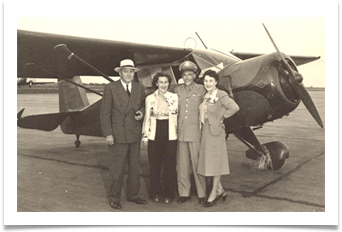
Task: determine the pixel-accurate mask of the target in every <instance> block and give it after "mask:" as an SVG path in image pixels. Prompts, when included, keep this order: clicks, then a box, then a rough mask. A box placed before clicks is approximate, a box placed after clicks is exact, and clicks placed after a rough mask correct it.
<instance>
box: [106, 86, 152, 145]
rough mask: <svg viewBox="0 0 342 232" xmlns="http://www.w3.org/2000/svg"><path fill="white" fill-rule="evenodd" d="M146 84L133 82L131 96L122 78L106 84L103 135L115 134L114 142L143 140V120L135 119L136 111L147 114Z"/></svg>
mask: <svg viewBox="0 0 342 232" xmlns="http://www.w3.org/2000/svg"><path fill="white" fill-rule="evenodd" d="M145 97H146V94H145V89H144V86H143V85H141V84H139V83H137V82H132V91H131V97H128V94H127V93H126V90H125V89H124V87H123V86H122V84H121V82H120V80H119V81H116V82H112V83H109V84H108V85H106V86H105V89H104V93H103V98H102V103H101V110H100V121H101V128H102V133H103V136H104V137H106V136H108V135H113V136H114V142H118V143H133V142H137V141H140V140H141V127H142V121H143V120H140V121H137V120H135V119H134V117H135V113H136V112H137V111H139V110H140V111H141V112H142V113H143V114H145Z"/></svg>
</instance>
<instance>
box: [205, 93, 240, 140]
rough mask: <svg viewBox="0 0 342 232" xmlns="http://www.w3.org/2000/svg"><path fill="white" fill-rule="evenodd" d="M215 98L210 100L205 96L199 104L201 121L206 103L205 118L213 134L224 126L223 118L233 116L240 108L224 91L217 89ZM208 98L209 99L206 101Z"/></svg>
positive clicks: (219, 131)
mask: <svg viewBox="0 0 342 232" xmlns="http://www.w3.org/2000/svg"><path fill="white" fill-rule="evenodd" d="M216 97H217V98H216V99H215V100H214V101H212V102H211V101H210V100H209V99H208V98H207V96H205V99H204V101H203V103H202V104H201V106H200V111H201V112H200V114H201V117H202V119H201V121H203V118H204V112H203V111H204V105H205V104H206V105H207V107H206V108H207V110H206V113H207V118H208V122H209V128H210V132H211V133H212V134H213V135H219V134H220V133H221V129H222V128H224V124H223V119H224V118H229V117H231V116H233V115H234V114H235V113H236V112H238V111H239V110H240V108H239V106H238V105H237V104H236V103H235V101H234V100H233V99H231V98H230V97H229V96H228V94H227V93H226V92H225V91H222V90H217V94H216ZM208 100H209V101H208Z"/></svg>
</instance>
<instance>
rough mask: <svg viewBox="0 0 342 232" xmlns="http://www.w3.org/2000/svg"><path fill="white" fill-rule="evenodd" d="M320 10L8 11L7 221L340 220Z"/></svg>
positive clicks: (256, 222)
mask: <svg viewBox="0 0 342 232" xmlns="http://www.w3.org/2000/svg"><path fill="white" fill-rule="evenodd" d="M321 4H322V3H316V5H315V4H314V5H315V6H313V7H312V9H311V12H309V13H308V12H306V14H304V15H302V16H299V14H298V12H299V11H300V10H299V9H300V8H301V7H303V6H304V4H303V5H302V4H299V5H298V9H296V10H293V12H292V13H293V14H290V13H288V14H287V15H286V14H284V12H283V13H282V14H280V15H278V16H277V15H274V14H271V15H270V16H268V15H263V14H259V15H255V14H246V13H244V14H243V17H240V16H238V15H237V14H236V13H232V14H227V15H222V14H217V15H215V16H213V15H211V14H209V15H206V12H207V10H208V11H209V9H202V12H203V13H202V14H196V15H192V14H191V15H190V16H189V17H186V16H184V15H182V14H181V15H179V16H177V17H172V16H169V14H166V15H165V16H161V15H159V14H157V15H156V16H155V15H153V14H151V16H149V15H145V16H142V15H141V14H136V16H135V15H130V17H125V15H123V14H122V13H120V12H119V13H118V14H117V15H115V14H114V15H112V16H111V15H110V14H103V16H102V17H98V16H97V15H96V16H97V17H93V16H92V15H90V14H89V15H85V14H84V12H83V14H80V15H79V14H76V17H70V16H68V15H64V14H61V15H60V16H59V15H58V14H55V13H53V14H52V15H51V16H49V15H46V14H42V15H39V14H37V13H36V16H35V14H34V13H30V14H27V15H25V14H20V13H16V14H15V17H14V16H11V19H12V20H13V19H16V21H15V22H14V23H13V21H12V23H11V24H10V25H11V26H10V27H9V28H11V29H10V30H9V31H10V32H9V33H11V34H12V35H14V36H15V37H14V39H16V42H14V46H16V54H14V55H16V57H13V58H12V59H11V60H12V61H14V62H16V63H15V65H14V66H13V65H12V66H11V67H15V68H16V70H17V72H16V74H17V85H16V90H15V89H14V80H12V81H11V87H12V92H14V93H15V91H16V101H17V107H16V114H17V115H16V117H17V118H16V122H15V125H14V126H16V132H13V133H16V134H15V136H16V149H17V155H16V157H15V159H14V160H13V159H12V158H11V160H10V161H8V159H5V160H4V161H5V165H7V164H8V165H10V164H11V165H15V166H14V169H15V170H10V171H9V172H10V173H12V174H13V173H15V175H14V176H13V179H12V180H13V181H12V182H13V183H8V180H9V179H7V178H8V175H7V176H6V175H5V182H7V183H8V188H11V189H12V188H13V187H14V188H15V189H14V190H15V192H16V194H15V196H14V194H13V196H9V193H8V192H6V191H5V213H4V214H5V223H7V224H8V225H15V224H16V223H14V219H13V216H14V215H18V218H17V220H18V225H30V224H34V225H37V224H41V225H54V224H56V223H57V224H60V225H73V224H77V225H144V224H147V225H284V224H285V225H334V222H335V223H337V217H338V215H336V214H334V213H337V210H336V208H335V207H336V206H334V207H333V208H332V207H331V202H332V201H334V200H338V199H337V193H338V190H337V187H336V185H338V182H337V180H338V176H337V174H338V158H337V157H338V150H337V141H336V143H335V144H334V145H333V146H330V147H329V149H332V151H331V152H330V154H329V156H330V157H329V158H327V157H326V148H327V145H326V142H327V141H326V135H328V136H329V137H327V139H329V142H330V143H331V142H334V141H335V140H336V139H337V138H335V136H333V134H334V133H335V134H336V131H335V130H329V131H328V129H329V126H328V128H327V126H326V115H327V114H326V111H329V110H330V108H331V107H330V105H327V104H326V102H327V101H328V98H331V96H332V95H333V96H337V95H336V94H337V93H336V92H335V93H334V89H332V90H331V91H330V90H328V88H329V87H331V86H333V87H334V86H336V85H334V84H331V83H334V81H336V82H335V83H336V84H337V83H338V82H337V73H336V69H334V70H333V75H334V76H331V75H330V76H329V81H326V80H325V76H326V75H327V74H326V73H327V71H330V68H329V67H331V66H329V65H327V63H326V60H327V61H328V60H331V59H332V57H334V56H333V55H331V53H330V51H331V49H330V48H329V47H327V41H333V40H331V34H329V33H328V32H329V29H328V28H327V26H326V25H327V24H328V23H330V22H332V21H333V22H335V23H336V24H337V22H336V20H337V14H336V16H335V15H333V16H331V15H330V18H329V17H328V13H327V12H329V11H328V10H329V9H334V7H336V6H335V5H334V4H331V6H328V5H324V7H326V8H324V7H323V8H322V5H321ZM227 5H228V4H227ZM336 5H337V4H336ZM110 6H111V7H113V6H115V4H113V5H112V4H110ZM120 6H121V5H120ZM237 6H238V7H241V5H240V4H238V5H237ZM252 6H253V4H251V7H252ZM11 7H13V6H12V5H11ZM30 7H32V6H30ZM88 7H89V6H88ZM121 7H122V6H121ZM56 8H57V9H59V7H56ZM319 8H320V9H321V12H324V14H318V13H316V12H319V11H318V10H316V9H319ZM90 9H91V7H90ZM90 9H88V8H87V10H85V12H88V11H90ZM127 9H129V8H127ZM127 9H126V10H127ZM215 9H216V8H215ZM234 9H236V8H234ZM275 9H276V7H275V6H270V7H269V10H270V11H272V10H275ZM285 9H287V7H285ZM240 10H242V9H240ZM146 12H150V11H148V10H146ZM219 12H220V11H219ZM228 12H229V11H228ZM246 12H247V11H246ZM334 14H335V12H334ZM13 25H14V26H16V28H13ZM5 36H6V32H5ZM5 42H6V40H5ZM330 45H332V44H330ZM335 45H337V43H336V44H335ZM6 46H7V43H6V44H5V47H6ZM12 46H13V45H12ZM5 55H6V54H5ZM12 55H13V54H12ZM332 64H333V63H331V64H330V65H332ZM12 71H13V70H12ZM12 76H13V72H12ZM12 79H14V78H13V77H12ZM328 82H329V83H328ZM12 85H13V86H12ZM4 88H7V86H6V85H5V87H4ZM326 89H327V91H326ZM334 94H335V95H334ZM5 98H7V96H6V94H5ZM12 102H13V101H12ZM330 103H331V102H330ZM12 111H13V112H12V114H13V113H14V109H13V110H12ZM335 111H336V109H335ZM335 113H336V112H335ZM335 113H333V114H335ZM333 114H332V115H333ZM11 117H13V115H11ZM327 117H328V116H327ZM12 120H13V119H12ZM5 123H6V121H5ZM335 123H338V122H337V121H336V122H335ZM330 126H331V125H330ZM11 128H12V130H14V127H13V125H12V127H11ZM329 132H331V133H330V134H329ZM330 135H331V137H334V138H331V139H332V140H330ZM336 135H337V134H336ZM5 146H6V143H5ZM335 149H336V150H335ZM12 153H13V152H12ZM7 155H8V154H6V151H5V158H6V157H8V156H7ZM14 155H15V154H12V156H14ZM328 163H329V164H332V166H327V164H328ZM334 165H335V166H334ZM11 167H12V166H11ZM7 171H8V168H7ZM5 172H6V169H5ZM332 175H334V177H333V178H334V179H330V177H331V176H332ZM327 178H329V179H330V180H333V181H332V182H331V183H327V181H326V180H327ZM330 187H332V188H333V190H334V191H327V188H330ZM5 190H6V189H5ZM6 197H8V199H11V200H9V201H8V202H7V201H6ZM9 202H12V203H13V202H14V203H15V204H16V205H13V204H12V203H9ZM6 208H7V209H8V210H7V209H6ZM6 211H7V212H9V213H8V214H7V216H6ZM147 212H148V213H149V214H143V213H147ZM34 213H42V215H43V218H45V219H44V220H38V219H37V218H35V217H34V216H33V215H35V214H34ZM50 213H54V214H55V213H57V214H58V215H59V216H58V217H59V218H60V221H57V220H56V219H53V218H51V217H49V216H48V215H50ZM69 213H71V214H72V215H77V216H78V217H77V219H74V220H71V219H70V217H69V216H68V215H69ZM80 213H84V215H85V216H84V217H83V216H79V215H80ZM113 213H114V215H117V217H115V220H111V221H108V220H106V219H108V218H111V217H113V216H112V215H113ZM127 213H129V214H131V215H136V218H139V219H137V220H136V221H132V220H129V219H128V218H127V217H125V215H127ZM136 213H138V214H136ZM150 213H152V215H155V218H158V219H157V220H152V219H153V218H154V216H152V217H151V216H147V215H151V214H150ZM174 213H182V214H174ZM184 213H186V214H185V215H193V214H192V213H203V214H200V216H199V218H202V219H203V220H198V218H197V219H196V220H194V218H191V217H189V219H188V220H186V218H185V217H182V216H180V215H183V214H184ZM242 213H243V214H242ZM275 213H276V215H278V216H276V215H275ZM82 215H83V214H82ZM96 215H102V216H96ZM163 215H165V216H163ZM166 215H167V216H166ZM171 215H175V216H176V215H178V216H176V217H177V219H176V218H175V219H172V217H174V216H171ZM214 215H218V216H214ZM280 215H282V216H280ZM299 215H301V216H299ZM307 215H310V218H309V217H307ZM328 215H334V216H332V217H331V216H328ZM279 216H280V217H279ZM79 217H83V220H82V219H80V218H79ZM146 217H147V219H146ZM265 217H267V218H268V219H269V220H265ZM285 217H286V218H288V221H284V218H285ZM144 218H145V219H144ZM227 218H232V219H235V221H232V220H229V221H227ZM260 218H261V219H260ZM281 218H283V219H281ZM324 220H325V221H324Z"/></svg>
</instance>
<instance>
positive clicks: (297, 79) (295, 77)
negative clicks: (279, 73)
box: [262, 24, 323, 128]
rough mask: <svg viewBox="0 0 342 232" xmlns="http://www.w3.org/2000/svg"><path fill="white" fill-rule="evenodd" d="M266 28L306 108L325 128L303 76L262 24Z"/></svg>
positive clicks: (292, 84) (291, 82)
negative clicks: (286, 57)
mask: <svg viewBox="0 0 342 232" xmlns="http://www.w3.org/2000/svg"><path fill="white" fill-rule="evenodd" d="M262 25H263V26H264V28H265V30H266V33H267V35H268V37H269V38H270V40H271V42H272V44H273V46H274V47H275V49H276V50H277V53H278V55H279V56H280V59H281V60H282V62H283V64H284V65H285V67H286V70H287V71H288V72H289V81H290V84H291V86H292V87H293V89H294V90H295V91H296V93H297V94H298V96H299V98H300V99H301V100H302V102H303V104H304V105H305V107H306V109H307V110H308V111H309V112H310V114H311V116H312V117H313V118H314V119H315V120H316V122H317V123H318V125H319V126H320V127H321V128H323V122H322V119H321V117H320V116H319V113H318V111H317V109H316V106H315V104H314V103H313V101H312V99H311V97H310V95H309V93H308V91H307V90H306V89H305V86H304V85H303V83H302V81H303V77H302V75H301V74H300V73H298V72H297V71H295V70H293V69H292V68H291V66H290V65H289V63H288V62H287V61H286V60H285V57H284V55H283V54H282V53H281V52H280V51H279V49H278V47H277V45H276V44H275V42H274V40H273V39H272V36H271V34H270V33H269V32H268V30H267V28H266V26H265V25H264V24H262Z"/></svg>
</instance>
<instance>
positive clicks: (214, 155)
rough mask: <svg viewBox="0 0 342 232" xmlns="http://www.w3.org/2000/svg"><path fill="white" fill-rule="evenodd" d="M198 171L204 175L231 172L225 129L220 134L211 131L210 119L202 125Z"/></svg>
mask: <svg viewBox="0 0 342 232" xmlns="http://www.w3.org/2000/svg"><path fill="white" fill-rule="evenodd" d="M197 172H198V173H199V174H201V175H203V176H220V175H227V174H229V163H228V152H227V144H226V139H225V131H224V129H223V128H222V131H221V133H220V134H219V135H217V136H216V135H213V134H212V133H211V132H210V128H209V123H208V119H206V120H205V123H204V125H202V138H201V145H200V154H199V161H198V168H197Z"/></svg>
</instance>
